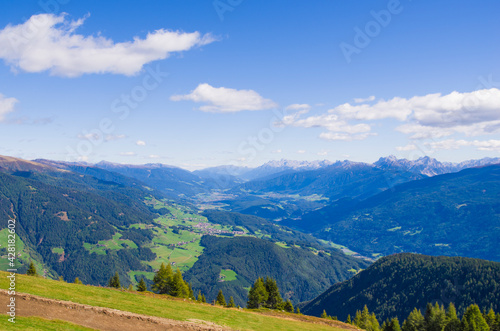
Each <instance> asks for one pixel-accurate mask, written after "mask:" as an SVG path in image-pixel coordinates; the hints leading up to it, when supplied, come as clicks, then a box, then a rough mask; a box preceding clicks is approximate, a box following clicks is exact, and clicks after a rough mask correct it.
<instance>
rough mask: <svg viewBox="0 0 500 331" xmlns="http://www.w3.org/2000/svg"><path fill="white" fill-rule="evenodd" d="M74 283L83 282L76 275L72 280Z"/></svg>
mask: <svg viewBox="0 0 500 331" xmlns="http://www.w3.org/2000/svg"><path fill="white" fill-rule="evenodd" d="M73 283H74V284H83V283H82V281H81V280H80V278H78V277H76V278H75V280H74V281H73Z"/></svg>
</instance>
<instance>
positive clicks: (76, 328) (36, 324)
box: [0, 315, 94, 331]
mask: <svg viewBox="0 0 500 331" xmlns="http://www.w3.org/2000/svg"><path fill="white" fill-rule="evenodd" d="M8 317H9V316H7V315H2V316H0V329H1V330H29V331H31V330H33V331H38V330H49V331H62V330H64V331H66V330H68V331H91V330H94V329H89V328H86V327H83V326H80V325H76V324H73V323H69V322H65V321H60V320H48V319H45V318H41V317H34V316H31V317H22V316H16V323H12V322H9V321H8V320H7V318H8Z"/></svg>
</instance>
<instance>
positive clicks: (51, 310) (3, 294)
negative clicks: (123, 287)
mask: <svg viewBox="0 0 500 331" xmlns="http://www.w3.org/2000/svg"><path fill="white" fill-rule="evenodd" d="M8 300H9V296H8V294H7V291H5V290H0V306H1V307H5V306H6V305H7V303H8ZM16 315H17V316H38V317H43V318H46V319H59V320H63V321H68V322H72V323H74V324H78V325H82V326H86V327H89V328H93V329H98V330H109V331H122V330H141V331H142V330H145V331H150V330H151V331H153V330H173V331H177V330H179V331H181V330H182V331H186V330H190V331H191V330H193V331H208V330H213V331H219V330H220V331H223V330H224V331H225V330H230V329H227V328H224V327H221V326H218V325H215V324H213V323H211V322H205V321H199V323H200V324H196V323H190V322H181V321H176V320H171V319H167V318H161V317H153V316H146V315H140V314H134V313H130V312H126V311H121V310H116V309H111V308H102V307H95V306H89V305H83V304H79V303H74V302H70V301H61V300H53V299H47V298H43V297H39V296H36V295H31V294H25V293H16Z"/></svg>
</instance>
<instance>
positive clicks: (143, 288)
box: [137, 278, 148, 292]
mask: <svg viewBox="0 0 500 331" xmlns="http://www.w3.org/2000/svg"><path fill="white" fill-rule="evenodd" d="M147 290H148V286H147V285H146V282H145V281H144V278H141V280H140V281H139V283H138V284H137V291H139V292H145V291H147Z"/></svg>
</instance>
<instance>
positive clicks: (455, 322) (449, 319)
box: [443, 302, 461, 331]
mask: <svg viewBox="0 0 500 331" xmlns="http://www.w3.org/2000/svg"><path fill="white" fill-rule="evenodd" d="M460 328H461V326H460V320H459V319H458V317H457V310H456V308H455V305H454V304H453V303H452V302H451V303H450V304H449V305H448V308H447V309H446V325H445V327H444V329H443V330H444V331H460Z"/></svg>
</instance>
